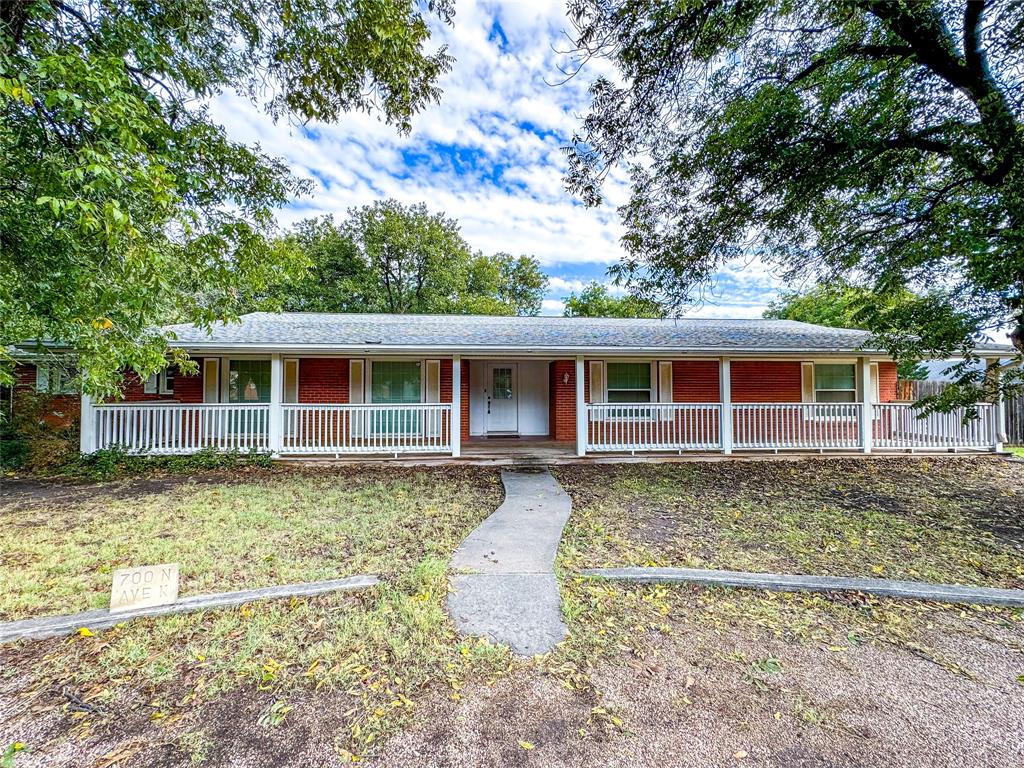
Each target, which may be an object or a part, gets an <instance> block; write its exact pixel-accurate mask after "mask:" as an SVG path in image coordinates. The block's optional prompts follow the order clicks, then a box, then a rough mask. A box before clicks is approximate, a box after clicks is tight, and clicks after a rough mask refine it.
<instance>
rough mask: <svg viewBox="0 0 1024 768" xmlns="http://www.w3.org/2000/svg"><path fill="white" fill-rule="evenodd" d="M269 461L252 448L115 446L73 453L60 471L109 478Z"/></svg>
mask: <svg viewBox="0 0 1024 768" xmlns="http://www.w3.org/2000/svg"><path fill="white" fill-rule="evenodd" d="M270 464H271V460H270V454H267V453H256V452H255V451H253V452H249V453H242V452H240V451H229V452H224V453H220V452H217V451H216V450H214V449H213V448H204V449H203V450H201V451H198V452H197V453H193V454H190V455H187V456H135V455H132V454H130V453H128V452H126V451H125V450H124V449H123V448H119V447H118V448H109V449H106V450H102V451H96V452H95V453H91V454H89V455H88V456H81V455H76V457H75V459H74V460H72V461H67V462H65V464H64V465H63V467H62V468H61V471H62V473H63V474H65V475H70V476H72V477H86V478H90V479H93V480H108V479H110V478H114V477H127V476H131V475H145V474H150V473H153V472H166V473H170V474H178V473H188V472H199V471H203V470H211V469H237V468H239V467H246V466H257V467H269V466H270Z"/></svg>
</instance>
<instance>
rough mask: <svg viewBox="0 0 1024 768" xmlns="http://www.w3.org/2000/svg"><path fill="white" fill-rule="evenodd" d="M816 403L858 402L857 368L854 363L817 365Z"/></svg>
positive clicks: (815, 374)
mask: <svg viewBox="0 0 1024 768" xmlns="http://www.w3.org/2000/svg"><path fill="white" fill-rule="evenodd" d="M814 401H815V402H816V403H855V402H857V366H855V365H854V364H853V363H815V365H814Z"/></svg>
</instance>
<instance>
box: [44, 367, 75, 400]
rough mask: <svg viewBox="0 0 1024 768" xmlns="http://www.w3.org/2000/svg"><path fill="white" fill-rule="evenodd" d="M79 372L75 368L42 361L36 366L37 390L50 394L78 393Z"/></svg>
mask: <svg viewBox="0 0 1024 768" xmlns="http://www.w3.org/2000/svg"><path fill="white" fill-rule="evenodd" d="M77 377H78V372H77V371H76V370H75V369H74V368H66V367H64V366H61V365H48V364H46V363H40V364H38V365H37V366H36V392H45V393H46V394H48V395H77V394H78V393H79V389H78V381H77Z"/></svg>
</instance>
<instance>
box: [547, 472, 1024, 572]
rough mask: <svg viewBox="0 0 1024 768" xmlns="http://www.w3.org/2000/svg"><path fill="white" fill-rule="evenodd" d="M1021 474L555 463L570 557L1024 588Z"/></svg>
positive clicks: (577, 562) (568, 564)
mask: <svg viewBox="0 0 1024 768" xmlns="http://www.w3.org/2000/svg"><path fill="white" fill-rule="evenodd" d="M1022 470H1024V468H1022V467H1021V465H1019V464H1014V463H1010V462H1005V461H1002V460H998V459H985V458H982V459H973V458H962V459H955V458H952V459H946V458H929V459H915V458H891V459H890V458H886V459H873V460H870V461H864V460H860V459H822V460H807V461H755V462H710V463H709V462H699V463H686V464H647V465H639V464H620V465H615V466H607V465H605V466H585V465H584V466H566V467H559V468H558V470H557V475H558V478H559V480H560V481H561V482H562V484H563V485H564V486H565V488H566V490H567V491H568V492H569V494H570V495H571V496H572V498H573V505H574V507H573V515H572V518H571V519H570V521H569V525H568V526H567V528H566V533H565V536H564V537H563V540H562V564H563V566H564V567H565V568H568V569H578V568H584V567H602V566H617V565H660V566H677V567H693V568H723V569H730V570H744V571H760V572H766V571H772V572H780V573H804V574H829V575H835V576H886V577H891V578H907V579H919V580H926V581H934V582H953V583H960V584H976V585H984V586H996V587H1016V588H1024V515H1022V510H1024V471H1022Z"/></svg>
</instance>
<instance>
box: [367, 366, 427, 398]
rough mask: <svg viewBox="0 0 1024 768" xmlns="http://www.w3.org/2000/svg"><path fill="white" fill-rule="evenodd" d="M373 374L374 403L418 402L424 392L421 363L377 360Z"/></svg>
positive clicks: (372, 390) (372, 391)
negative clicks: (421, 381) (421, 382)
mask: <svg viewBox="0 0 1024 768" xmlns="http://www.w3.org/2000/svg"><path fill="white" fill-rule="evenodd" d="M372 367H373V372H372V374H371V379H372V382H371V394H372V397H373V400H372V401H373V402H374V403H418V402H420V395H421V392H422V389H421V386H420V364H419V363H416V362H405V361H393V360H379V361H378V360H375V361H374V362H373V366H372Z"/></svg>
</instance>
